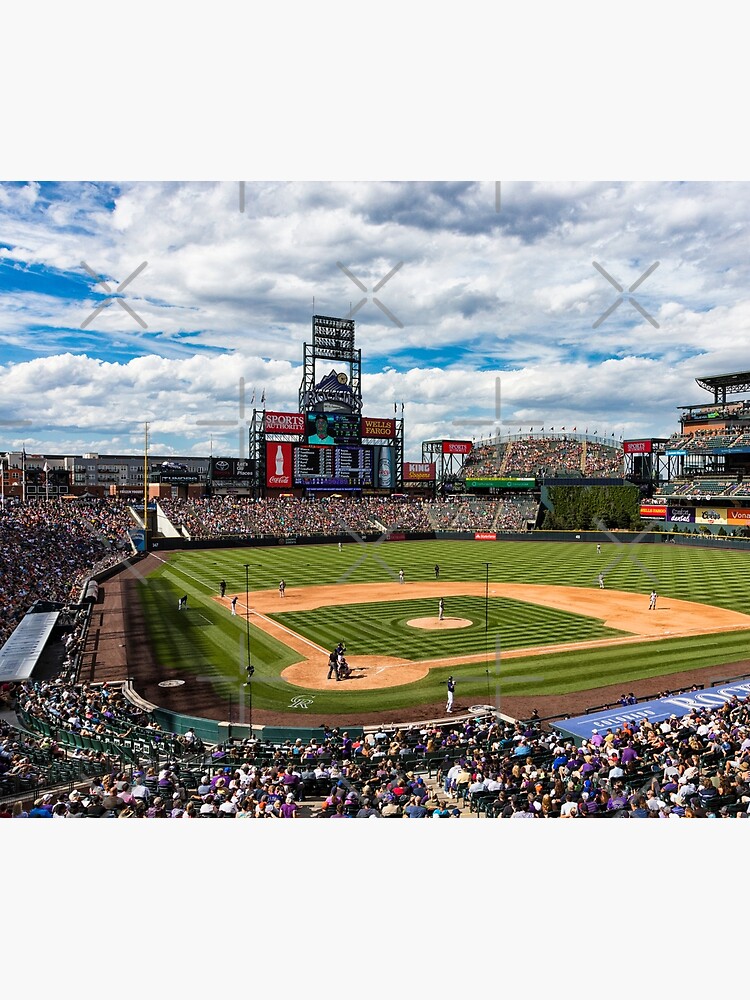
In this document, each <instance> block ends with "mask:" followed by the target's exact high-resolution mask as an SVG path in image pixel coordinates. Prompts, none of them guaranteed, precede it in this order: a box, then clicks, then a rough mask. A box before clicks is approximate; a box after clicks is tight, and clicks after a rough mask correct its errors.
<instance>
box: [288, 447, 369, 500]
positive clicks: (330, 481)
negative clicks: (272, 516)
mask: <svg viewBox="0 0 750 1000" xmlns="http://www.w3.org/2000/svg"><path fill="white" fill-rule="evenodd" d="M372 465H373V463H372V448H363V447H361V446H351V447H335V446H330V445H310V446H304V445H299V446H297V447H295V449H294V485H295V486H318V487H321V488H323V489H328V488H330V489H335V488H347V487H348V488H350V489H358V488H360V487H363V486H372Z"/></svg>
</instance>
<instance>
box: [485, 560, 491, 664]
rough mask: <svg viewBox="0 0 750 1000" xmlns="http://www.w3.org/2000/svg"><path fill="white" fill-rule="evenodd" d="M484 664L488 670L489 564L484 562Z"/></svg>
mask: <svg viewBox="0 0 750 1000" xmlns="http://www.w3.org/2000/svg"><path fill="white" fill-rule="evenodd" d="M484 570H485V573H484V663H485V667H486V668H487V670H489V664H488V663H487V657H488V656H489V646H488V645H487V628H488V618H489V606H490V564H489V563H488V562H486V563H485V564H484Z"/></svg>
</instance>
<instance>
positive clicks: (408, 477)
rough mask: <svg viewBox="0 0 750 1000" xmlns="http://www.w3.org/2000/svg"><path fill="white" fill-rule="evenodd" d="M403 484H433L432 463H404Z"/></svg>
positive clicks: (433, 470) (433, 466)
mask: <svg viewBox="0 0 750 1000" xmlns="http://www.w3.org/2000/svg"><path fill="white" fill-rule="evenodd" d="M403 479H404V482H405V483H416V482H420V481H421V482H434V481H435V463H434V462H404V476H403Z"/></svg>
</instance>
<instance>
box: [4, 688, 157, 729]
mask: <svg viewBox="0 0 750 1000" xmlns="http://www.w3.org/2000/svg"><path fill="white" fill-rule="evenodd" d="M15 699H16V704H17V705H18V707H19V708H21V709H22V710H23V711H25V712H28V713H29V715H32V716H34V718H36V719H39V720H40V721H41V722H46V723H47V724H48V725H49V726H51V727H53V728H54V729H57V730H64V731H67V732H71V733H77V734H78V735H79V736H90V737H92V738H93V739H97V738H108V737H109V736H110V735H111V733H112V732H113V731H115V732H117V733H118V734H119V735H121V736H127V735H128V730H129V729H131V728H133V727H142V728H144V729H149V730H153V732H154V737H155V739H158V735H159V734H160V733H161V732H162V729H161V727H160V726H159V725H158V724H157V723H156V722H155V721H154V720H153V718H152V717H151V716H150V715H149V714H148V713H146V712H144V711H143V710H142V709H141V708H139V707H138V706H137V705H134V704H133V703H132V702H130V701H128V699H127V698H126V697H125V695H124V693H123V691H122V686H121V685H120V684H113V685H110V684H109V683H108V682H105V683H104V684H102V685H101V686H97V685H90V684H74V683H70V682H69V681H67V680H66V679H64V678H55V679H53V680H49V681H24V682H22V683H21V684H19V685H17V687H16V691H15ZM123 727H124V728H123Z"/></svg>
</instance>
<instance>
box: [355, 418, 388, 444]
mask: <svg viewBox="0 0 750 1000" xmlns="http://www.w3.org/2000/svg"><path fill="white" fill-rule="evenodd" d="M361 433H362V437H363V438H389V439H391V440H392V439H393V438H395V436H396V421H395V420H391V419H388V418H385V419H383V420H381V419H379V418H378V417H362V423H361Z"/></svg>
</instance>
